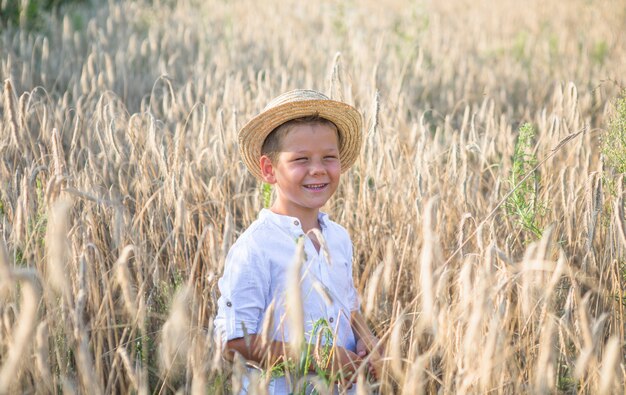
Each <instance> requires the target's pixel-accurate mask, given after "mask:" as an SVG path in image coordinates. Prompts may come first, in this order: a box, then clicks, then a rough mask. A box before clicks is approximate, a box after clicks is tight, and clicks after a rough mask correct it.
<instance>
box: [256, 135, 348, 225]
mask: <svg viewBox="0 0 626 395" xmlns="http://www.w3.org/2000/svg"><path fill="white" fill-rule="evenodd" d="M280 146H281V151H280V153H279V154H278V160H277V161H275V162H276V163H272V162H271V160H270V159H269V158H268V157H267V156H262V157H261V172H262V174H263V178H264V179H265V181H266V182H268V183H269V184H273V185H275V187H276V192H277V199H276V201H275V202H274V204H273V205H272V209H273V210H274V211H275V212H277V213H279V214H284V215H290V216H296V217H300V216H301V215H306V214H313V213H315V214H317V212H318V211H319V208H320V207H322V206H323V205H324V204H325V203H326V202H327V201H328V199H330V197H331V196H332V195H333V193H335V191H336V190H337V186H338V185H339V177H340V174H341V163H340V161H339V142H338V138H337V132H336V131H335V130H334V129H332V128H331V127H329V126H326V125H320V124H302V125H296V126H294V127H293V128H292V129H291V130H290V131H289V133H287V135H286V136H284V137H283V138H282V141H281V142H280Z"/></svg>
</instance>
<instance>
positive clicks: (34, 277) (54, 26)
mask: <svg viewBox="0 0 626 395" xmlns="http://www.w3.org/2000/svg"><path fill="white" fill-rule="evenodd" d="M379 3H380V4H379ZM383 3H384V4H383ZM440 3H441V4H439V3H437V4H429V3H421V2H401V1H389V2H358V3H353V2H336V1H330V0H329V1H323V2H321V3H319V4H315V5H313V4H308V3H306V2H290V4H286V3H285V2H278V1H269V2H263V3H262V4H263V5H259V4H257V2H253V1H249V0H244V1H238V2H221V1H213V0H211V1H201V2H200V1H192V0H189V1H182V2H165V1H163V2H131V1H111V2H108V3H107V4H105V5H102V6H101V7H94V8H74V9H72V10H71V11H68V13H67V14H65V15H64V16H63V17H55V16H51V17H50V18H49V20H48V21H47V22H48V23H47V24H46V26H47V28H45V30H43V31H41V32H39V33H33V32H30V33H29V32H26V31H20V30H16V29H5V30H3V31H2V32H0V55H1V56H0V79H1V80H2V81H4V84H3V94H2V95H0V115H1V118H2V122H1V123H0V130H1V133H0V183H1V186H0V234H1V239H0V247H1V248H0V299H1V302H0V316H1V318H2V319H1V320H0V322H1V324H0V393H15V392H26V393H32V392H35V393H49V392H64V393H65V392H67V393H114V392H116V393H117V392H119V393H127V392H137V393H142V394H143V393H151V392H159V393H161V392H176V391H183V392H193V393H198V394H199V393H206V392H210V393H214V392H217V393H219V392H229V391H233V390H236V389H237V388H239V385H240V379H241V377H242V375H247V374H250V375H251V376H252V377H251V379H252V382H253V383H258V384H259V387H260V388H261V390H262V388H263V382H264V381H263V376H259V375H257V374H254V373H249V371H248V370H246V369H245V368H244V367H245V366H244V365H243V363H242V362H241V361H236V362H235V363H234V364H228V363H225V362H224V361H223V360H222V356H221V352H220V349H219V346H218V345H217V344H216V342H215V339H214V336H213V333H212V317H213V316H214V314H215V312H216V301H217V297H218V289H217V279H218V278H219V276H220V274H221V272H222V270H223V265H224V258H225V255H226V253H227V251H228V248H229V247H230V245H231V244H232V243H233V241H234V240H235V238H236V237H237V235H238V234H240V233H241V232H242V230H243V229H245V227H246V226H247V225H248V224H250V223H251V222H252V221H253V220H254V218H255V217H256V214H257V212H258V211H259V209H260V208H261V207H263V205H264V203H265V202H264V201H265V200H266V199H265V198H266V195H267V193H266V191H265V190H264V189H263V187H262V186H261V185H258V184H257V182H256V181H255V180H254V179H253V177H252V176H250V175H249V174H247V172H246V171H245V168H244V166H243V165H242V163H240V162H239V161H238V159H237V158H238V154H237V147H236V132H237V130H238V128H239V127H241V126H242V125H243V124H244V122H245V121H246V120H247V119H249V118H250V117H251V116H252V115H254V114H255V113H257V112H258V111H259V110H260V109H262V108H263V107H264V106H265V104H266V103H267V102H268V101H269V100H270V99H271V98H272V97H274V96H276V95H278V94H279V93H282V92H284V91H286V90H288V89H292V88H296V87H304V88H316V89H320V90H323V91H326V92H327V93H328V94H331V95H332V96H333V97H335V98H342V99H343V100H345V101H347V102H350V103H353V104H354V105H355V106H356V107H358V108H359V109H360V110H361V111H362V112H363V114H364V117H365V120H366V127H365V129H364V133H365V136H364V146H363V150H362V155H361V156H360V159H359V161H358V162H357V163H356V165H355V166H354V168H353V169H352V170H351V171H349V172H348V173H346V175H345V176H344V177H343V179H342V184H341V186H340V188H339V190H338V192H337V194H336V196H335V197H334V198H333V199H332V200H331V201H330V202H329V204H328V206H327V208H326V211H328V212H329V213H330V214H331V217H332V218H333V219H335V220H336V221H338V222H339V223H341V224H342V225H344V226H345V227H346V228H347V229H348V231H349V232H350V233H351V236H352V240H353V242H354V253H355V256H354V278H355V282H356V285H357V288H358V289H359V291H360V294H361V296H362V304H363V311H364V312H365V314H366V316H367V318H368V320H369V321H370V325H371V326H372V327H373V329H374V330H375V332H376V333H377V334H378V336H379V337H380V338H382V339H383V341H384V342H385V361H386V363H385V368H384V375H383V376H384V377H383V379H382V380H381V381H380V382H378V383H370V384H368V385H367V386H365V385H364V386H363V387H362V388H364V390H365V392H367V391H373V390H379V391H381V392H382V393H406V394H414V393H435V392H438V391H442V392H443V393H484V392H498V393H528V392H532V393H551V392H556V391H564V392H582V393H615V392H616V391H620V389H621V388H623V386H624V384H625V379H626V374H625V373H624V371H625V370H624V366H625V365H624V351H625V348H624V340H623V339H625V338H626V337H625V333H624V332H625V323H626V321H625V318H624V313H625V309H624V307H625V303H626V299H625V298H626V294H625V293H624V292H625V291H624V288H625V282H626V266H625V263H624V248H625V247H626V236H624V235H625V233H624V195H623V182H622V179H621V178H617V177H619V175H616V174H615V172H612V171H610V169H608V168H607V167H606V166H605V164H604V162H603V161H602V160H601V157H600V149H599V146H600V141H601V137H602V135H603V133H604V130H605V129H606V128H607V125H616V124H617V123H616V122H614V121H611V120H610V117H611V116H612V115H611V114H614V113H615V112H611V111H610V108H612V107H611V105H610V103H611V102H612V101H613V100H614V99H615V98H616V97H617V96H618V94H619V92H620V90H621V89H623V86H624V80H623V79H621V78H622V74H623V64H624V62H625V60H626V53H625V51H626V49H625V48H626V47H625V46H624V45H622V44H623V42H624V39H625V38H626V37H625V36H624V34H625V33H624V32H625V31H626V29H624V24H623V21H624V20H626V15H625V13H626V10H625V9H624V8H623V7H621V6H620V5H619V4H618V3H617V2H611V1H607V2H600V3H598V2H594V3H589V2H586V1H582V0H575V1H572V2H569V3H568V6H567V7H564V6H563V5H562V4H561V3H560V2H548V3H546V2H540V1H530V2H527V4H526V5H525V7H524V8H523V9H522V8H520V7H519V6H518V5H517V3H515V2H513V1H509V0H507V1H503V2H497V3H496V4H493V3H492V2H488V1H474V2H471V3H469V2H465V1H462V0H458V1H448V2H440ZM512 10H514V12H512ZM61 15H63V13H61ZM583 27H584V34H582V33H581V31H582V30H581V29H582V28H583ZM525 122H528V123H530V124H532V125H533V126H534V130H535V133H536V136H535V139H534V140H533V143H532V147H530V148H532V154H533V155H534V157H536V159H537V164H538V167H537V169H536V171H537V174H538V175H539V176H540V177H537V179H538V180H540V183H541V185H540V188H537V189H536V191H538V192H537V194H538V196H537V199H538V201H541V202H544V203H545V213H544V215H542V216H541V217H540V218H537V221H538V223H536V224H535V225H536V226H537V227H538V228H540V229H542V232H541V238H538V239H537V238H535V239H534V241H532V242H529V238H528V237H526V236H525V235H524V233H523V232H524V230H523V229H520V227H519V226H518V222H517V220H516V218H514V217H512V216H511V215H510V213H509V212H508V211H507V210H506V207H505V206H506V205H505V202H506V198H507V196H506V194H507V193H508V192H510V188H511V185H510V182H509V181H508V180H509V179H510V174H512V168H513V165H514V152H515V143H516V141H517V136H518V130H519V126H520V125H521V124H522V123H525ZM578 132H582V133H579V134H576V133H578ZM358 380H359V382H361V383H362V384H364V383H365V381H366V380H365V378H364V376H363V375H362V374H359V378H358Z"/></svg>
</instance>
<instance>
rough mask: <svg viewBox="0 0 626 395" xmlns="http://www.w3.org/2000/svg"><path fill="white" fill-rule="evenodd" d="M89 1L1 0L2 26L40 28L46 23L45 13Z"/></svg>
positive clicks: (0, 17) (0, 22) (0, 16)
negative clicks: (67, 5)
mask: <svg viewBox="0 0 626 395" xmlns="http://www.w3.org/2000/svg"><path fill="white" fill-rule="evenodd" d="M76 3H83V4H84V3H87V0H27V1H20V0H8V1H0V26H1V27H7V26H9V25H12V26H19V27H20V28H24V29H26V30H40V29H42V28H43V27H44V26H45V25H46V23H45V20H44V14H45V13H49V12H51V11H54V10H58V9H59V7H62V6H64V5H66V4H76Z"/></svg>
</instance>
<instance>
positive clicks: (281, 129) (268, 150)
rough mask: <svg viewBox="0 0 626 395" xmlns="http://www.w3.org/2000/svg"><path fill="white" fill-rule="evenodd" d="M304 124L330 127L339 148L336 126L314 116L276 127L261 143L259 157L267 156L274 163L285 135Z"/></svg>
mask: <svg viewBox="0 0 626 395" xmlns="http://www.w3.org/2000/svg"><path fill="white" fill-rule="evenodd" d="M306 124H308V125H311V124H313V125H324V126H328V127H330V128H331V129H333V130H334V131H335V133H337V139H339V146H341V135H340V134H339V132H338V130H337V125H335V124H334V123H332V122H331V121H329V120H328V119H326V118H322V117H320V116H319V115H317V114H315V115H309V116H306V117H301V118H296V119H292V120H289V121H287V122H285V123H283V124H281V125H279V126H277V127H276V128H275V129H274V130H272V131H271V132H270V134H268V135H267V137H266V138H265V141H263V145H262V146H261V155H265V156H267V157H268V158H270V161H271V162H272V163H276V161H277V160H278V154H279V153H280V152H281V150H282V146H281V144H282V141H283V139H284V138H285V136H286V135H287V133H289V132H290V131H291V129H293V127H294V126H297V125H306Z"/></svg>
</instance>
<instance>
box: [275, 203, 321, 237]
mask: <svg viewBox="0 0 626 395" xmlns="http://www.w3.org/2000/svg"><path fill="white" fill-rule="evenodd" d="M270 210H272V212H273V213H275V214H280V215H287V216H289V217H295V218H298V220H300V226H302V230H303V231H304V233H306V232H308V231H309V230H311V229H313V228H317V229H320V224H319V220H318V215H319V209H317V210H305V211H302V212H297V213H294V212H290V211H286V210H283V209H281V208H279V207H277V206H275V205H274V206H272V207H271V208H270Z"/></svg>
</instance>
